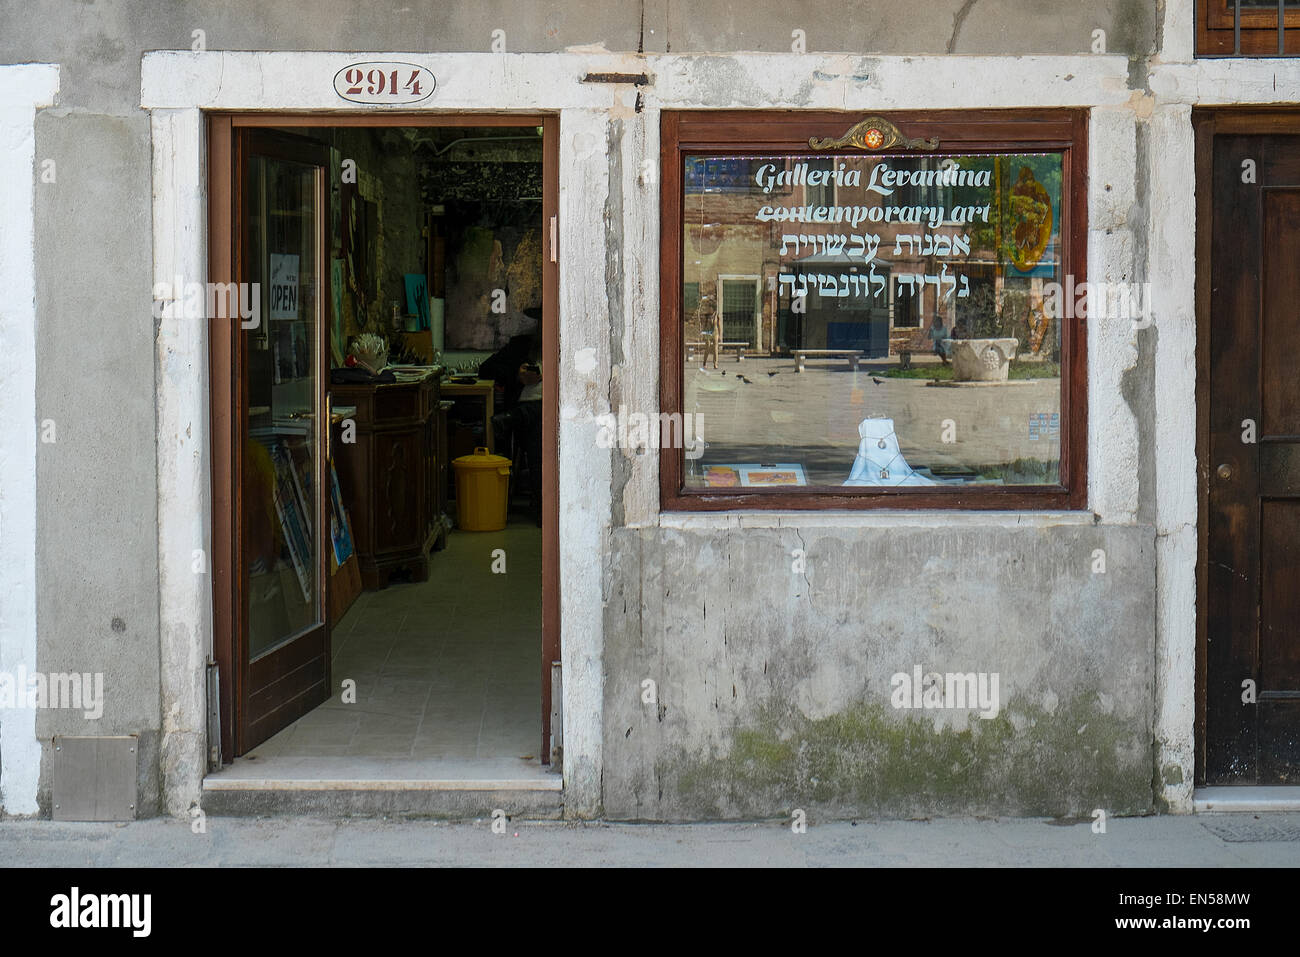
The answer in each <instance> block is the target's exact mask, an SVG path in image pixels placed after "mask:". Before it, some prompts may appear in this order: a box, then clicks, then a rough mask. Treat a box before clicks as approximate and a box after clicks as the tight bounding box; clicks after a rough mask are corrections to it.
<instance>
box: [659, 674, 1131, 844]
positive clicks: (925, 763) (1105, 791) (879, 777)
mask: <svg viewBox="0 0 1300 957" xmlns="http://www.w3.org/2000/svg"><path fill="white" fill-rule="evenodd" d="M1096 702H1097V695H1096V694H1095V693H1094V694H1087V693H1084V694H1081V695H1079V696H1077V697H1076V698H1073V699H1071V700H1070V701H1069V702H1063V703H1062V704H1061V705H1060V706H1058V707H1057V709H1056V710H1055V711H1054V712H1053V713H1051V714H1048V713H1047V712H1045V711H1042V710H1037V709H1027V708H1014V709H1011V710H1004V711H1003V712H1002V714H1000V715H999V716H998V717H996V718H991V719H983V718H979V717H976V716H974V715H972V717H971V719H970V721H969V723H968V725H967V727H966V728H965V729H964V730H961V731H958V730H955V729H954V728H952V727H950V726H944V727H942V728H940V729H939V730H936V729H935V723H934V719H933V716H932V715H931V714H929V713H926V712H921V713H918V714H905V715H898V714H895V713H893V712H892V711H890V710H888V709H885V708H882V707H880V706H878V705H867V704H862V705H858V706H856V707H854V708H852V709H850V710H848V711H844V712H841V713H838V714H834V715H830V716H828V717H826V718H822V719H819V720H810V719H808V718H805V717H804V716H803V715H801V714H799V713H797V712H794V713H779V712H777V711H775V710H773V709H770V708H769V709H765V710H764V711H763V712H761V713H760V715H759V717H758V718H757V720H756V721H755V722H754V723H753V724H751V725H749V726H746V727H741V728H738V729H736V731H735V732H734V734H733V736H732V740H731V747H730V750H729V751H727V752H726V753H725V754H722V755H719V756H715V757H710V758H704V759H700V758H699V757H696V756H691V755H688V754H685V753H684V752H680V751H679V752H678V753H677V754H676V755H673V756H670V757H668V758H666V759H665V760H663V761H661V762H660V763H659V765H658V770H659V778H660V781H661V782H662V785H663V788H664V798H665V802H666V803H668V804H670V805H676V806H677V810H680V811H681V812H685V813H688V814H695V813H699V814H703V815H705V816H716V817H742V818H743V817H753V818H762V817H776V816H782V815H785V814H788V813H789V812H790V810H791V809H792V808H796V807H802V808H804V809H805V810H809V811H810V812H812V811H819V812H821V813H823V814H827V815H830V816H842V815H845V814H863V815H873V814H874V815H880V816H885V817H895V816H897V817H917V816H925V815H931V814H935V815H943V814H992V813H996V814H1003V815H1027V816H1048V817H1054V816H1068V815H1085V814H1089V813H1091V811H1092V810H1093V809H1094V808H1102V809H1104V810H1105V811H1106V812H1107V814H1112V815H1115V814H1121V815H1122V814H1143V813H1149V812H1150V811H1151V809H1152V790H1151V755H1150V748H1149V745H1146V744H1143V743H1142V742H1147V741H1149V739H1150V734H1149V730H1148V729H1145V728H1143V727H1141V726H1140V724H1139V723H1137V722H1134V720H1133V719H1127V720H1126V719H1124V718H1122V717H1120V716H1118V715H1115V714H1105V713H1102V712H1100V711H1098V710H1097V707H1096ZM1013 719H1014V720H1013ZM1017 728H1019V730H1017ZM674 786H675V788H676V791H677V796H676V798H674V797H672V796H671V794H670V792H671V790H672V789H673V788H674Z"/></svg>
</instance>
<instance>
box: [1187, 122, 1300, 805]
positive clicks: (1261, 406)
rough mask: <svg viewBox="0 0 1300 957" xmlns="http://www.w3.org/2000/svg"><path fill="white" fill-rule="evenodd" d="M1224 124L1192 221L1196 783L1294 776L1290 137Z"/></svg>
mask: <svg viewBox="0 0 1300 957" xmlns="http://www.w3.org/2000/svg"><path fill="white" fill-rule="evenodd" d="M1236 128H1240V126H1239V125H1238V126H1237V127H1236ZM1257 128H1261V129H1267V128H1268V127H1267V126H1262V127H1257ZM1233 129H1234V128H1233V127H1228V131H1227V132H1225V131H1224V126H1223V125H1220V127H1219V133H1218V134H1217V135H1212V136H1206V135H1204V130H1203V131H1202V133H1203V135H1202V137H1201V141H1200V142H1201V146H1202V148H1203V149H1205V148H1210V152H1211V153H1212V156H1211V157H1205V156H1204V155H1203V157H1202V164H1204V161H1205V159H1206V158H1210V159H1211V160H1212V170H1211V171H1210V191H1209V193H1210V195H1209V197H1206V198H1205V199H1208V203H1209V205H1210V206H1211V208H1212V212H1211V218H1210V221H1209V222H1202V223H1201V224H1200V228H1201V229H1202V230H1208V245H1209V252H1210V268H1209V295H1208V302H1203V303H1202V307H1203V308H1205V307H1206V306H1208V314H1203V315H1202V334H1203V336H1204V335H1206V334H1208V347H1209V348H1208V350H1207V353H1206V354H1207V360H1208V368H1207V367H1206V366H1204V365H1203V366H1202V373H1203V376H1205V377H1207V378H1208V383H1203V385H1207V386H1208V396H1207V395H1206V393H1205V392H1202V396H1203V399H1206V400H1207V401H1206V406H1207V408H1206V410H1205V412H1204V415H1205V416H1206V419H1203V422H1205V432H1204V433H1203V439H1202V443H1203V444H1202V452H1203V458H1202V461H1201V468H1202V475H1203V478H1204V482H1205V489H1204V491H1205V498H1204V499H1203V501H1204V502H1205V503H1206V520H1205V525H1204V526H1203V527H1204V529H1205V532H1206V534H1205V538H1206V550H1205V553H1204V556H1203V560H1204V569H1203V588H1204V591H1203V595H1204V602H1205V604H1204V608H1205V613H1206V614H1205V618H1206V622H1205V631H1204V638H1205V644H1204V652H1203V653H1204V666H1205V668H1204V680H1205V685H1204V687H1205V697H1204V701H1205V712H1204V731H1203V734H1204V752H1203V754H1204V772H1205V773H1204V783H1206V784H1296V783H1300V363H1298V362H1297V359H1298V358H1300V135H1288V134H1287V133H1284V132H1278V133H1275V134H1271V135H1259V134H1243V133H1236V132H1233V131H1232V130H1233ZM1202 169H1203V170H1204V165H1202ZM1202 185H1204V179H1202ZM1205 208H1206V202H1205V201H1204V200H1203V202H1202V205H1201V209H1202V211H1203V213H1204V210H1205ZM1205 246H1206V243H1205V242H1204V241H1203V242H1202V245H1201V249H1202V250H1204V249H1205ZM1201 275H1202V276H1204V275H1205V273H1204V272H1202V274H1201ZM1205 345H1206V343H1205V341H1204V339H1203V340H1202V343H1201V348H1202V349H1204V348H1205Z"/></svg>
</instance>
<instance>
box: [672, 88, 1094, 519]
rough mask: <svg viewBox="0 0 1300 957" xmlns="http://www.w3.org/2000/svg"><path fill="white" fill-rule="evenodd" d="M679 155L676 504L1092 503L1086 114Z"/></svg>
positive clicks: (701, 137)
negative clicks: (1088, 482) (715, 343)
mask: <svg viewBox="0 0 1300 957" xmlns="http://www.w3.org/2000/svg"><path fill="white" fill-rule="evenodd" d="M661 142H662V147H663V168H664V171H665V174H664V179H663V193H662V197H661V200H662V215H663V230H662V235H663V237H664V244H663V251H662V255H663V263H662V269H661V281H662V288H661V309H662V312H661V321H662V323H663V336H662V339H661V341H662V343H663V346H664V348H663V349H662V350H661V356H662V361H663V363H664V365H663V369H662V374H661V379H660V381H661V384H662V385H661V414H660V420H661V421H660V425H661V426H662V429H661V435H659V436H658V438H659V439H660V440H661V441H662V444H663V445H664V451H663V454H662V455H661V457H660V466H661V500H662V503H663V506H664V507H665V508H673V509H676V508H686V509H692V508H699V509H726V508H764V507H771V508H816V507H851V508H870V507H931V508H1081V507H1083V506H1084V505H1085V503H1086V489H1085V476H1086V468H1085V466H1086V462H1085V458H1084V456H1085V449H1086V441H1085V409H1086V400H1085V397H1084V382H1085V356H1084V344H1085V337H1084V334H1083V320H1084V319H1085V318H1086V315H1087V312H1088V301H1089V300H1088V299H1087V298H1086V296H1082V295H1081V291H1082V290H1086V289H1088V287H1086V286H1085V285H1084V283H1085V281H1086V271H1085V263H1084V255H1085V250H1086V243H1085V235H1086V224H1085V214H1086V196H1087V184H1086V182H1085V172H1084V171H1085V170H1086V167H1087V164H1086V156H1085V147H1086V114H1085V113H1084V112H1083V111H1076V110H1059V111H983V112H977V111H960V112H959V111H939V112H933V113H928V114H921V113H916V114H890V115H889V116H879V115H875V116H872V117H866V118H864V117H863V116H862V115H861V114H858V115H852V114H826V113H818V114H807V113H801V114H794V113H772V114H745V113H727V114H719V113H707V114H706V113H693V112H680V113H673V112H666V113H665V114H664V116H663V128H662V140H661ZM702 290H710V291H715V294H716V302H713V303H710V302H709V301H708V297H707V296H703V295H701V291H702ZM1093 299H1094V300H1096V301H1097V302H1098V303H1099V304H1102V305H1103V307H1104V306H1105V305H1107V304H1113V303H1114V301H1115V297H1113V296H1108V295H1107V291H1106V290H1097V291H1096V292H1095V293H1093ZM1094 308H1095V307H1094ZM713 336H720V339H721V341H720V343H719V348H718V349H717V350H716V352H715V353H714V354H710V351H709V350H708V349H706V350H705V351H704V352H703V353H702V354H701V352H700V351H699V350H698V349H696V348H692V347H693V346H694V345H696V344H697V343H698V342H700V341H703V342H706V343H710V344H711V342H712V340H711V338H710V337H713ZM701 355H703V359H704V361H703V362H701ZM677 417H680V421H678V418H677Z"/></svg>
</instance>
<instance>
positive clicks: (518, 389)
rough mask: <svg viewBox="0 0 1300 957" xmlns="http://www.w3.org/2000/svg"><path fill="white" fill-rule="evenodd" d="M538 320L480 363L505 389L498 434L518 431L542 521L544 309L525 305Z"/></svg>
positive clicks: (534, 508)
mask: <svg viewBox="0 0 1300 957" xmlns="http://www.w3.org/2000/svg"><path fill="white" fill-rule="evenodd" d="M524 315H526V316H528V317H529V318H530V319H533V320H535V321H536V326H535V328H534V329H533V331H532V332H529V333H524V334H523V335H518V336H513V337H511V339H510V341H509V342H507V343H506V344H505V346H503V347H502V348H501V349H500V350H498V351H497V352H495V353H493V355H492V356H490V357H489V358H488V359H486V360H485V361H484V362H483V364H482V365H480V366H479V370H478V374H479V376H480V377H481V378H484V379H492V380H493V381H494V382H496V384H497V385H499V386H501V387H502V388H503V389H505V410H504V411H503V412H500V413H498V414H497V415H494V416H492V429H493V431H494V432H495V434H496V435H498V436H504V435H514V437H515V439H516V440H517V443H516V448H520V449H522V450H523V452H524V455H525V456H526V457H527V459H528V485H529V495H530V511H531V512H532V516H533V520H534V521H535V522H536V523H537V527H538V528H540V527H541V525H542V310H541V307H540V306H539V307H534V308H532V309H525V310H524Z"/></svg>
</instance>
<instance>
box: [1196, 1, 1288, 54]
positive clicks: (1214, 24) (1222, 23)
mask: <svg viewBox="0 0 1300 957" xmlns="http://www.w3.org/2000/svg"><path fill="white" fill-rule="evenodd" d="M1297 54H1300V0H1196V55H1197V56H1203V57H1230V56H1249V57H1267V56H1295V55H1297Z"/></svg>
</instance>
